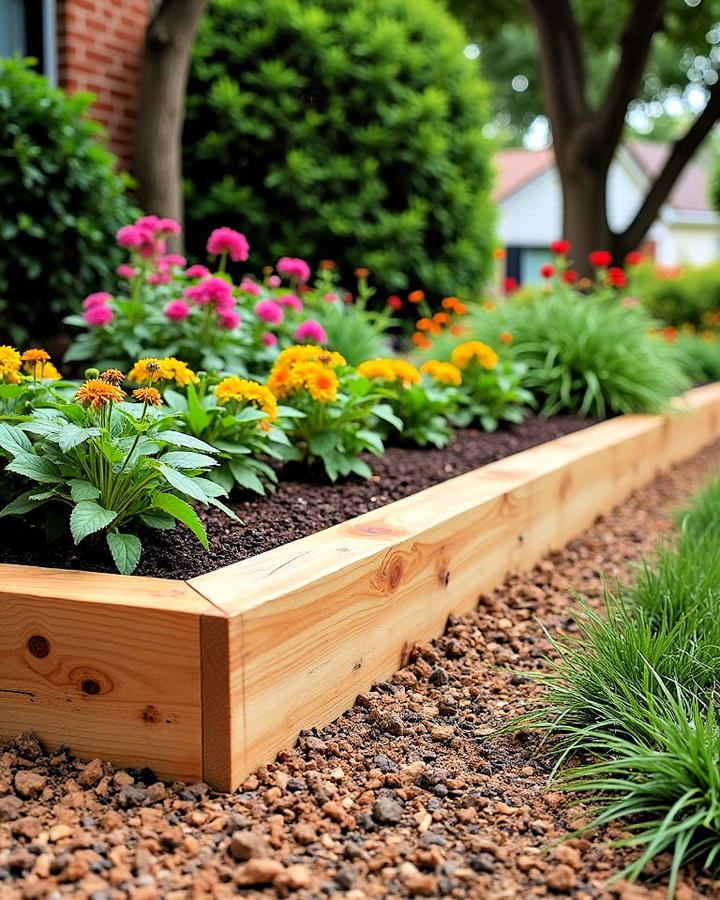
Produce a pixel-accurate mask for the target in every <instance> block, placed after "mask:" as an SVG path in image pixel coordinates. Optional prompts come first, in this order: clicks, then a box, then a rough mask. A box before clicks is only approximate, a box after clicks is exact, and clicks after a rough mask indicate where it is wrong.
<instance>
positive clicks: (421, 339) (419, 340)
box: [412, 331, 432, 350]
mask: <svg viewBox="0 0 720 900" xmlns="http://www.w3.org/2000/svg"><path fill="white" fill-rule="evenodd" d="M412 342H413V344H415V346H416V347H419V348H420V349H421V350H428V349H429V348H430V347H432V341H431V340H430V338H428V337H426V336H425V335H424V334H423V333H422V331H416V332H415V333H414V334H413V336H412Z"/></svg>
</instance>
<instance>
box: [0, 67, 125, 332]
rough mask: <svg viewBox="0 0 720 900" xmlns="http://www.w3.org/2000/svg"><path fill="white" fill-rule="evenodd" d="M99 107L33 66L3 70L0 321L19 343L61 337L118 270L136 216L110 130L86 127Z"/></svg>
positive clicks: (0, 94)
mask: <svg viewBox="0 0 720 900" xmlns="http://www.w3.org/2000/svg"><path fill="white" fill-rule="evenodd" d="M90 102H91V97H90V95H88V94H76V95H75V96H74V97H67V96H66V95H65V94H64V93H63V92H62V91H61V90H59V89H58V88H53V87H50V85H49V84H48V82H47V79H45V78H44V77H43V76H41V75H38V74H36V73H35V72H33V71H32V70H31V69H30V68H29V64H28V62H27V61H25V62H20V61H19V60H15V59H4V60H0V192H1V193H2V203H1V204H0V239H2V242H3V253H2V255H0V311H2V312H3V317H4V318H5V319H6V321H7V322H8V323H9V329H10V333H11V336H12V337H13V338H14V339H15V340H18V339H20V338H21V337H23V336H24V335H25V333H26V332H30V333H33V334H50V333H52V331H53V329H54V328H55V326H56V325H57V323H58V321H59V318H60V316H61V315H62V314H63V313H65V312H68V311H69V307H70V304H71V303H72V301H74V300H75V299H76V298H78V297H81V296H83V294H84V293H87V292H88V291H89V290H91V289H92V290H98V289H103V288H105V287H107V285H108V283H109V280H110V277H111V275H112V273H113V270H114V267H115V265H116V264H117V262H119V258H118V253H117V252H116V251H115V250H114V249H113V247H112V243H111V241H112V236H113V234H114V232H115V230H116V229H117V228H118V227H119V226H120V225H121V224H123V222H124V221H125V220H126V219H127V218H128V217H129V215H130V206H129V203H128V201H127V200H126V198H125V196H124V193H123V191H124V188H125V180H124V178H123V177H122V176H121V175H119V174H117V173H116V172H115V171H114V166H115V159H114V158H113V156H112V155H111V154H110V153H108V152H107V150H105V149H104V148H103V147H102V145H101V143H100V142H99V138H100V137H101V132H102V129H101V128H100V126H99V125H97V124H95V123H94V122H91V121H90V120H89V119H87V118H86V117H85V113H86V111H87V108H88V106H89V104H90Z"/></svg>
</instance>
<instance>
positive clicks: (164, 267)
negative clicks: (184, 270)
mask: <svg viewBox="0 0 720 900" xmlns="http://www.w3.org/2000/svg"><path fill="white" fill-rule="evenodd" d="M186 265H187V260H186V259H185V257H184V256H181V255H180V254H179V253H166V254H165V255H164V256H161V257H160V258H159V259H158V261H157V267H158V269H160V271H161V272H167V271H168V270H169V269H172V268H174V267H175V266H178V267H183V266H186Z"/></svg>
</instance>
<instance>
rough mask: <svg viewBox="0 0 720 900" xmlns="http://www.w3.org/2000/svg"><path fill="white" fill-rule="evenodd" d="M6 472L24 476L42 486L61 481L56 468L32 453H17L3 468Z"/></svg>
mask: <svg viewBox="0 0 720 900" xmlns="http://www.w3.org/2000/svg"><path fill="white" fill-rule="evenodd" d="M5 468H6V469H7V471H8V472H15V473H16V474H17V475H24V476H25V477H26V478H32V479H33V481H39V482H41V483H42V484H54V483H56V482H58V481H61V477H60V473H59V472H58V470H57V468H56V467H55V466H54V465H53V464H52V463H51V462H50V461H49V460H47V459H43V458H42V457H41V456H36V455H35V454H34V453H18V455H17V456H16V457H15V459H13V460H11V461H10V462H9V463H8V464H7V466H6V467H5Z"/></svg>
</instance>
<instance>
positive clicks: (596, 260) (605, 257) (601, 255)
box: [588, 250, 612, 269]
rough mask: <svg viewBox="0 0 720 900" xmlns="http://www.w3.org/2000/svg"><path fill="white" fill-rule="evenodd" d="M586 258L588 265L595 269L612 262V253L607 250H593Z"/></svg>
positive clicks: (605, 266) (604, 267) (604, 266)
mask: <svg viewBox="0 0 720 900" xmlns="http://www.w3.org/2000/svg"><path fill="white" fill-rule="evenodd" d="M588 259H589V260H590V265H591V266H595V268H596V269H606V268H607V267H608V266H609V265H610V263H611V262H612V253H608V251H607V250H593V252H592V253H591V254H590V256H589V257H588Z"/></svg>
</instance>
